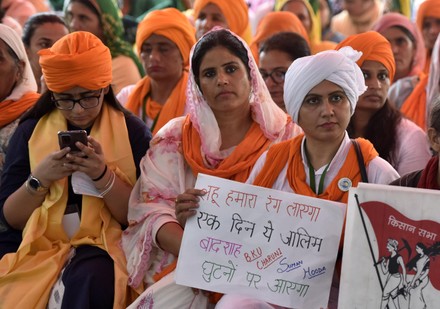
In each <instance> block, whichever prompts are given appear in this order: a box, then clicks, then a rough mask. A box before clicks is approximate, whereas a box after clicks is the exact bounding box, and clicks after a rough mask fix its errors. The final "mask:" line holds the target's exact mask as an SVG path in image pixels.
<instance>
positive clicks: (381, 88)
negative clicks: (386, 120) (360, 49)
mask: <svg viewBox="0 0 440 309" xmlns="http://www.w3.org/2000/svg"><path fill="white" fill-rule="evenodd" d="M361 69H362V72H363V73H364V77H365V85H366V86H367V87H368V89H367V91H365V92H364V93H363V94H362V95H361V96H360V97H359V100H358V102H357V105H356V110H363V111H371V112H373V113H374V112H376V111H378V110H379V109H381V108H382V106H384V104H385V102H386V100H387V96H388V89H390V77H389V73H388V70H387V69H386V68H385V66H384V65H383V64H382V63H380V62H377V61H371V60H366V61H365V62H364V63H363V64H362V66H361Z"/></svg>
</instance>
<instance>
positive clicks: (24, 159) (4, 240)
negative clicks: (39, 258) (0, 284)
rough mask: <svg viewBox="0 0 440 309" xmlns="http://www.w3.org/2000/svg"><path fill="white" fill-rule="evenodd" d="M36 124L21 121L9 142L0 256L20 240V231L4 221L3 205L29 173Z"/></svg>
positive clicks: (0, 198) (1, 189)
mask: <svg viewBox="0 0 440 309" xmlns="http://www.w3.org/2000/svg"><path fill="white" fill-rule="evenodd" d="M36 124H37V120H34V119H29V120H26V121H25V122H23V123H21V124H20V125H19V126H18V127H17V129H16V130H15V132H14V134H13V135H12V137H11V140H10V142H9V147H8V152H7V154H6V161H5V165H4V170H3V174H2V183H1V186H0V258H1V257H2V256H3V254H5V253H7V252H14V251H16V250H17V248H18V246H19V245H20V242H21V231H18V230H14V229H13V228H12V227H10V226H9V224H8V223H7V222H6V220H5V217H4V214H3V205H4V204H5V201H6V199H7V198H8V197H9V195H11V194H12V193H14V192H15V191H17V190H18V188H20V187H21V186H22V185H23V183H24V182H25V181H26V179H27V178H28V176H29V174H30V164H29V149H28V141H29V139H30V137H31V135H32V132H33V131H34V128H35V126H36Z"/></svg>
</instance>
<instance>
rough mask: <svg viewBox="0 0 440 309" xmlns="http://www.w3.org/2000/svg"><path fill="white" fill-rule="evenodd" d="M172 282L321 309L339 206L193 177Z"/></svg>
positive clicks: (334, 249) (336, 240) (325, 298)
mask: <svg viewBox="0 0 440 309" xmlns="http://www.w3.org/2000/svg"><path fill="white" fill-rule="evenodd" d="M195 188H197V189H203V190H205V191H206V194H205V195H204V196H203V198H202V199H201V201H200V207H199V209H198V212H197V214H196V215H195V216H193V217H191V218H190V219H189V220H188V221H187V223H186V226H185V232H184V235H183V240H182V246H181V250H180V253H179V259H178V263H177V269H176V277H175V278H176V282H177V283H178V284H181V285H187V286H191V287H195V288H200V289H203V290H209V291H215V292H220V293H230V292H234V293H241V294H243V295H247V296H251V297H255V298H258V299H262V300H265V301H267V302H269V303H272V304H276V305H281V306H286V307H295V308H326V307H327V303H328V297H329V291H330V286H331V281H332V275H333V269H334V264H335V260H336V256H337V252H338V245H339V240H340V234H341V230H342V225H343V221H344V215H345V208H346V205H345V204H342V203H335V202H330V201H326V200H321V199H317V198H311V197H306V196H302V195H297V194H292V193H286V192H281V191H277V190H272V189H266V188H262V187H257V186H252V185H248V184H243V183H239V182H235V181H229V180H225V179H222V178H217V177H212V176H208V175H203V174H199V176H198V178H197V182H196V185H195Z"/></svg>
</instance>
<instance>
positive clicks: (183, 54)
mask: <svg viewBox="0 0 440 309" xmlns="http://www.w3.org/2000/svg"><path fill="white" fill-rule="evenodd" d="M195 43H196V39H195V30H194V27H193V26H191V24H190V23H189V21H188V18H187V17H186V16H185V15H183V14H182V13H181V12H179V11H178V10H176V9H174V8H168V9H163V10H156V11H152V12H150V13H148V15H147V16H145V18H144V19H143V20H142V21H141V22H140V24H139V25H138V29H137V33H136V46H137V50H138V53H139V56H140V58H141V61H142V65H143V67H144V69H145V72H146V73H147V76H145V77H144V78H143V79H141V80H140V81H139V82H138V83H137V84H136V85H131V86H127V87H125V88H123V89H122V90H121V92H119V93H118V100H119V101H120V102H121V103H122V104H123V105H124V106H125V108H127V109H128V110H130V111H132V112H133V113H134V114H135V115H138V116H139V117H140V118H142V120H143V121H145V123H146V124H147V126H148V127H149V128H150V130H151V131H152V133H153V134H155V133H156V132H157V131H159V129H160V128H162V127H163V126H164V125H165V124H166V123H167V122H168V121H169V120H171V119H172V118H175V117H179V116H182V115H184V112H185V102H186V93H185V90H186V84H187V83H188V63H189V52H190V51H191V48H192V46H193V45H194V44H195Z"/></svg>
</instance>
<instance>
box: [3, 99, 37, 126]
mask: <svg viewBox="0 0 440 309" xmlns="http://www.w3.org/2000/svg"><path fill="white" fill-rule="evenodd" d="M39 97H40V94H38V93H36V92H28V93H26V94H25V95H23V96H22V97H21V99H18V100H5V101H3V102H1V103H0V128H2V127H4V126H5V125H7V124H9V123H11V122H13V121H14V120H16V119H17V118H18V117H20V116H21V115H22V114H23V113H24V112H25V111H27V110H28V109H29V108H30V107H31V106H33V105H34V104H35V102H36V101H37V100H38V98H39Z"/></svg>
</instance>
